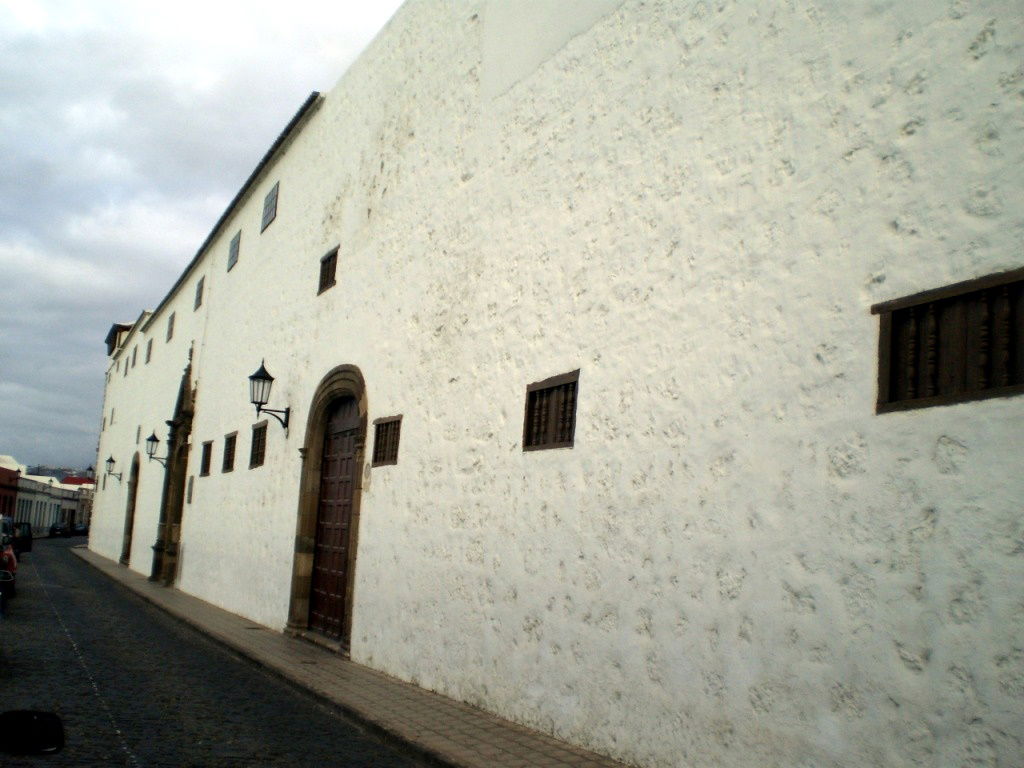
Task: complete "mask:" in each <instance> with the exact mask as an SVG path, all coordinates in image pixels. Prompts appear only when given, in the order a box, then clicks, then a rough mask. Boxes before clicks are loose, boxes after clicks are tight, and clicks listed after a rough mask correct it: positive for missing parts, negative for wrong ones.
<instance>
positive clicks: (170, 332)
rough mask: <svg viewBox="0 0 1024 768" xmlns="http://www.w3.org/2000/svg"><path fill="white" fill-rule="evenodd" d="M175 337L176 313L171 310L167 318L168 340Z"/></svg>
mask: <svg viewBox="0 0 1024 768" xmlns="http://www.w3.org/2000/svg"><path fill="white" fill-rule="evenodd" d="M172 338H174V313H173V312H171V316H170V317H168V318H167V341H170V340H171V339H172Z"/></svg>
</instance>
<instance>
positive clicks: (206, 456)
mask: <svg viewBox="0 0 1024 768" xmlns="http://www.w3.org/2000/svg"><path fill="white" fill-rule="evenodd" d="M212 458H213V442H212V441H207V442H205V443H203V456H202V459H201V460H200V462H199V476H200V477H206V476H207V475H208V474H210V460H211V459H212Z"/></svg>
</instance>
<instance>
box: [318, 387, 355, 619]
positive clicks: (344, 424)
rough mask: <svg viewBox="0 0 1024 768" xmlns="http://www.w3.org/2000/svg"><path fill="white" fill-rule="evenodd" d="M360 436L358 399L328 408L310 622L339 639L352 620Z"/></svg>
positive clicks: (341, 401)
mask: <svg viewBox="0 0 1024 768" xmlns="http://www.w3.org/2000/svg"><path fill="white" fill-rule="evenodd" d="M358 439H359V408H358V406H357V404H356V401H355V400H353V399H351V398H348V399H345V400H340V401H338V403H336V404H335V405H334V406H333V407H332V409H331V411H330V412H329V413H328V416H327V429H326V431H325V433H324V448H323V460H322V462H321V475H320V500H319V506H318V510H317V523H316V544H315V547H314V556H313V583H312V588H311V591H310V609H309V626H310V628H312V629H315V630H317V631H319V632H323V633H324V634H325V635H327V636H328V637H332V638H336V639H344V637H345V634H346V632H345V630H346V629H347V621H348V617H347V616H346V615H345V603H346V599H345V598H346V594H345V589H346V584H347V583H348V563H349V546H350V541H349V534H350V531H351V524H352V501H353V493H354V489H355V481H356V474H355V473H356V472H357V469H358V468H357V464H356V448H357V445H358Z"/></svg>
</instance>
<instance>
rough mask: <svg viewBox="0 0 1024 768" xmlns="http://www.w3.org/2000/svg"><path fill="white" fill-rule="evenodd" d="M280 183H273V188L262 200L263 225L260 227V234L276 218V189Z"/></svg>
mask: <svg viewBox="0 0 1024 768" xmlns="http://www.w3.org/2000/svg"><path fill="white" fill-rule="evenodd" d="M280 184H281V182H279V181H275V182H274V186H273V187H271V188H270V191H269V192H267V196H266V197H265V198H264V199H263V223H262V224H261V225H260V232H263V230H265V229H266V228H267V227H269V226H270V222H272V221H273V220H274V219H275V218H276V217H277V189H278V187H279V186H280Z"/></svg>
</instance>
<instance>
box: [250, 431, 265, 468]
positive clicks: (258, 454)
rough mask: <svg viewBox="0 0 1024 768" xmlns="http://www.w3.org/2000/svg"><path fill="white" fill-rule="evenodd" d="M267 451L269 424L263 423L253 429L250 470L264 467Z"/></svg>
mask: <svg viewBox="0 0 1024 768" xmlns="http://www.w3.org/2000/svg"><path fill="white" fill-rule="evenodd" d="M266 451H267V422H265V421H262V422H260V423H259V424H256V425H255V426H254V427H253V428H252V448H251V449H250V451H249V469H253V468H255V467H261V466H263V458H264V455H265V454H266Z"/></svg>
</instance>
